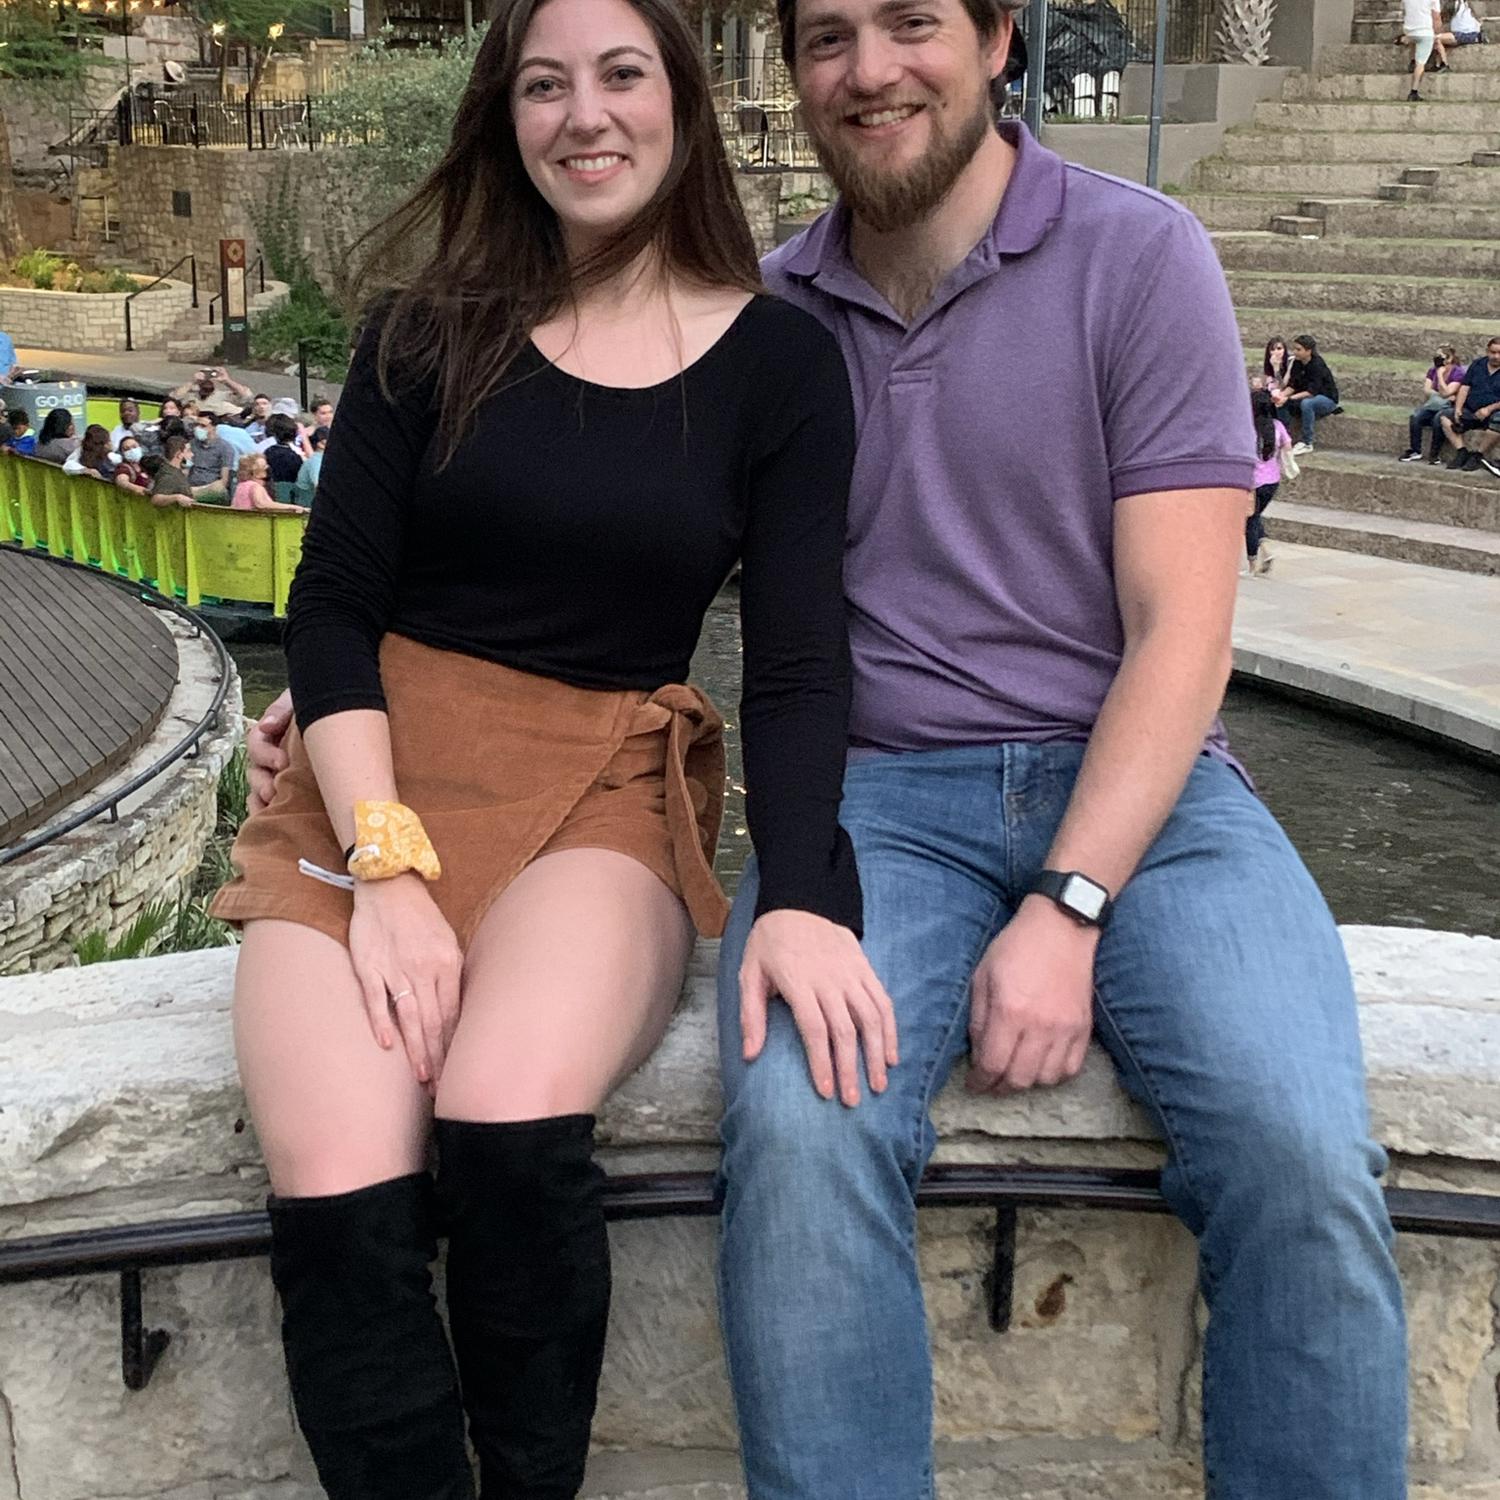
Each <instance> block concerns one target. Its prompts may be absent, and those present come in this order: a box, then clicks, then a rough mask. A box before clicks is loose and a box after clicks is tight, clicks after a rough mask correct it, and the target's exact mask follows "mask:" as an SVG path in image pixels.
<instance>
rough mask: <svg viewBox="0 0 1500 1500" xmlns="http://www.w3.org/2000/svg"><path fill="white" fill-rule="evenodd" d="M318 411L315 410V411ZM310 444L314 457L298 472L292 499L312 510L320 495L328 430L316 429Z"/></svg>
mask: <svg viewBox="0 0 1500 1500" xmlns="http://www.w3.org/2000/svg"><path fill="white" fill-rule="evenodd" d="M317 409H318V408H317V407H314V408H313V410H314V411H316V410H317ZM308 443H309V446H310V447H311V448H312V456H311V457H310V458H307V459H304V460H303V462H302V467H301V468H300V469H298V470H297V482H296V485H295V486H294V488H293V492H292V499H293V500H295V501H296V502H297V504H298V505H301V506H303V507H304V508H311V506H312V503H313V499H314V498H315V497H316V495H317V493H318V480H319V478H320V477H321V476H322V473H323V452H324V450H325V449H326V448H327V447H328V429H327V428H326V427H314V428H313V430H312V436H311V437H310V438H309V439H308Z"/></svg>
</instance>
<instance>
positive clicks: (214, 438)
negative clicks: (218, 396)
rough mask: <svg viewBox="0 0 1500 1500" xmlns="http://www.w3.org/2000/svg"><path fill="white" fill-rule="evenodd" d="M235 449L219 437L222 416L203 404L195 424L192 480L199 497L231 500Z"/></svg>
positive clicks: (191, 482)
mask: <svg viewBox="0 0 1500 1500" xmlns="http://www.w3.org/2000/svg"><path fill="white" fill-rule="evenodd" d="M236 461H237V460H236V457H235V452H234V449H233V448H232V447H230V445H229V444H228V443H226V442H225V441H224V440H223V438H221V437H220V436H219V423H218V419H217V418H216V417H215V416H214V414H213V413H212V412H209V411H204V410H203V409H202V407H200V408H199V410H198V415H197V417H196V418H195V419H194V423H193V461H192V465H191V466H190V467H189V469H188V482H189V483H190V484H191V485H192V487H193V494H194V496H196V498H198V499H199V500H209V501H218V500H227V499H228V498H229V474H230V470H231V469H233V468H234V466H235V463H236Z"/></svg>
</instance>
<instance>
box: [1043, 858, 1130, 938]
mask: <svg viewBox="0 0 1500 1500" xmlns="http://www.w3.org/2000/svg"><path fill="white" fill-rule="evenodd" d="M1033 892H1035V893H1036V894H1037V895H1039V896H1045V897H1047V899H1048V900H1049V901H1052V902H1055V903H1056V904H1057V905H1058V906H1059V907H1061V908H1062V910H1063V911H1065V912H1067V914H1068V915H1069V916H1070V917H1072V919H1073V920H1074V921H1075V922H1077V923H1079V924H1080V925H1082V926H1084V927H1103V926H1104V925H1105V924H1106V923H1107V922H1108V921H1109V914H1110V912H1112V911H1113V910H1114V902H1113V901H1111V900H1110V899H1109V892H1108V891H1107V890H1105V889H1104V887H1103V886H1102V885H1100V884H1099V882H1098V881H1097V880H1090V879H1089V877H1088V876H1087V875H1081V874H1080V873H1079V872H1078V871H1077V870H1042V871H1041V872H1040V873H1039V874H1038V875H1037V877H1036V879H1035V880H1033V881H1032V882H1031V884H1030V885H1029V886H1027V888H1026V894H1027V895H1028V896H1029V895H1031V894H1032V893H1033Z"/></svg>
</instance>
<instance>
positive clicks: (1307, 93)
mask: <svg viewBox="0 0 1500 1500" xmlns="http://www.w3.org/2000/svg"><path fill="white" fill-rule="evenodd" d="M1410 90H1411V75H1410V74H1409V73H1407V72H1406V69H1405V64H1404V63H1403V64H1402V67H1401V71H1399V72H1392V73H1385V72H1381V73H1336V74H1333V75H1331V76H1325V75H1320V74H1316V73H1294V74H1292V76H1291V77H1290V78H1288V79H1287V80H1286V82H1285V83H1284V84H1283V85H1282V91H1281V97H1282V99H1283V100H1284V101H1286V102H1287V103H1297V102H1308V103H1318V102H1334V101H1338V100H1359V99H1366V100H1371V101H1374V102H1376V103H1384V102H1395V103H1402V104H1404V103H1405V102H1406V96H1407V94H1408V92H1410ZM1422 91H1423V93H1425V94H1426V95H1428V98H1427V99H1426V100H1425V101H1424V104H1431V103H1434V102H1441V103H1444V104H1459V103H1479V102H1486V101H1487V102H1489V103H1494V102H1495V101H1496V100H1497V99H1500V74H1497V73H1461V72H1459V71H1458V67H1457V66H1454V67H1451V68H1450V69H1449V71H1448V72H1446V73H1442V74H1439V75H1438V76H1437V77H1434V78H1424V79H1423V80H1422Z"/></svg>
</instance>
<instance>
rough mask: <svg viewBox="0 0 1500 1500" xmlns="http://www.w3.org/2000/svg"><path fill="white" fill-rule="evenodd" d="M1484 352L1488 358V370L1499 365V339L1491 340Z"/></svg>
mask: <svg viewBox="0 0 1500 1500" xmlns="http://www.w3.org/2000/svg"><path fill="white" fill-rule="evenodd" d="M1484 352H1485V353H1486V354H1487V355H1488V356H1489V363H1490V369H1492V370H1493V369H1494V368H1495V367H1496V366H1497V365H1500V339H1491V340H1490V342H1489V346H1488V347H1487V348H1486V349H1485V351H1484Z"/></svg>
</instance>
